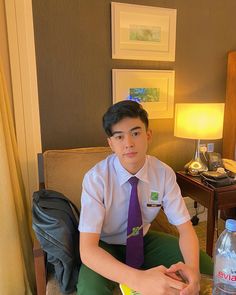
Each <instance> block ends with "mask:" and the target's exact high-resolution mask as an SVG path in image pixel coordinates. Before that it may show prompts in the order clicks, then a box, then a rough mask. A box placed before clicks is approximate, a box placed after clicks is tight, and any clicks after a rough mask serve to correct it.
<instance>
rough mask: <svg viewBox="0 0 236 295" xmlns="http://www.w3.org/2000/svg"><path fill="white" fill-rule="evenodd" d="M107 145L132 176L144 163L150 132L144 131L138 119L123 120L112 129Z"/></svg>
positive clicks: (142, 124) (143, 125)
mask: <svg viewBox="0 0 236 295" xmlns="http://www.w3.org/2000/svg"><path fill="white" fill-rule="evenodd" d="M111 131H112V136H111V137H110V138H108V143H109V145H110V147H111V149H112V151H113V152H114V153H115V154H116V155H117V156H118V158H119V160H120V163H121V164H122V166H123V167H124V168H125V169H126V170H127V171H129V172H130V173H132V174H135V173H137V172H138V171H139V170H140V169H141V168H142V167H143V165H144V163H145V156H146V152H147V148H148V143H149V141H150V140H151V137H152V133H151V130H146V127H145V124H144V123H143V122H142V121H141V120H140V118H129V117H127V118H124V119H122V120H121V121H119V122H118V123H116V124H115V125H113V127H112V130H111Z"/></svg>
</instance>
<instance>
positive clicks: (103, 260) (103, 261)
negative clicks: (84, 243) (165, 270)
mask: <svg viewBox="0 0 236 295" xmlns="http://www.w3.org/2000/svg"><path fill="white" fill-rule="evenodd" d="M81 254H82V255H81V259H82V262H83V263H84V264H85V265H86V266H88V267H89V268H91V269H92V270H94V271H95V272H97V273H99V274H100V275H102V276H104V277H106V278H108V279H109V280H112V281H115V282H118V283H122V284H126V285H128V286H130V287H131V288H134V289H136V288H137V282H138V281H139V279H138V277H139V276H140V275H141V272H142V271H141V270H137V269H134V268H131V267H129V266H127V265H126V264H124V263H122V262H120V261H118V260H117V259H116V258H114V257H113V256H112V255H111V254H109V253H108V252H107V251H105V250H104V249H102V248H100V247H99V246H94V247H91V248H90V249H86V251H85V252H82V253H81Z"/></svg>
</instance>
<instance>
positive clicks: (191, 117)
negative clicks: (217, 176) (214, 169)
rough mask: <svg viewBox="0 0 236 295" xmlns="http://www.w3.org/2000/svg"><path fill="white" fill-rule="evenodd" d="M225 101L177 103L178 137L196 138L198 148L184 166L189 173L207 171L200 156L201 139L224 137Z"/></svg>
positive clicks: (195, 173)
mask: <svg viewBox="0 0 236 295" xmlns="http://www.w3.org/2000/svg"><path fill="white" fill-rule="evenodd" d="M223 120H224V103H177V104H176V105H175V127H174V135H175V136H176V137H182V138H188V139H195V140H196V150H195V155H194V157H193V159H192V160H191V161H190V162H188V163H187V164H186V165H185V166H184V168H185V170H186V172H187V173H188V174H191V175H199V174H200V173H201V172H203V171H207V170H208V168H207V165H206V164H205V163H204V162H203V161H202V160H201V158H200V149H199V148H200V140H201V139H202V140H212V139H220V138H222V133H223Z"/></svg>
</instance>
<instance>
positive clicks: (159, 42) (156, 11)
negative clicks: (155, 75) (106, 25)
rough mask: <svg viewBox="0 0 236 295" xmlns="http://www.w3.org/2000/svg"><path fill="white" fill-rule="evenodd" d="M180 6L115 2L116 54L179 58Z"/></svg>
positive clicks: (138, 57)
mask: <svg viewBox="0 0 236 295" xmlns="http://www.w3.org/2000/svg"><path fill="white" fill-rule="evenodd" d="M176 14H177V10H176V9H171V8H160V7H152V6H144V5H134V4H126V3H117V2H112V3H111V17H112V21H111V23H112V58H115V59H140V60H159V61H174V60H175V38H176Z"/></svg>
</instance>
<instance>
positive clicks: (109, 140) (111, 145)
mask: <svg viewBox="0 0 236 295" xmlns="http://www.w3.org/2000/svg"><path fill="white" fill-rule="evenodd" d="M107 142H108V144H109V147H110V148H111V150H112V151H113V144H112V141H111V138H110V137H107ZM113 152H114V151H113Z"/></svg>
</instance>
